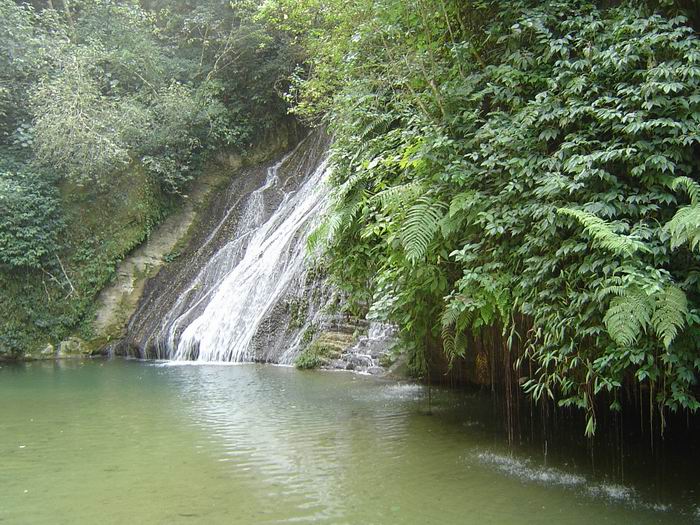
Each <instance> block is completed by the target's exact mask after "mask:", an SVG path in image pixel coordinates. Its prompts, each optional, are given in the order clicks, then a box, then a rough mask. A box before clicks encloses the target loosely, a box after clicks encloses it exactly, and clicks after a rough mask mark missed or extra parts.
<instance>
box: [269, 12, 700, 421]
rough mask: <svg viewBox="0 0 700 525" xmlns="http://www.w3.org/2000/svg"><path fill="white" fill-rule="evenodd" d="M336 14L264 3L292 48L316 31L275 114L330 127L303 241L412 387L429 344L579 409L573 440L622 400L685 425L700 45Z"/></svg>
mask: <svg viewBox="0 0 700 525" xmlns="http://www.w3.org/2000/svg"><path fill="white" fill-rule="evenodd" d="M332 4H333V3H332V2H328V1H311V0H310V1H307V2H297V1H291V0H290V1H285V0H278V1H275V2H267V3H266V5H267V8H268V10H270V11H272V12H277V13H280V14H278V16H277V19H279V20H282V21H283V22H282V23H281V24H282V26H283V27H284V28H286V29H287V30H288V31H290V32H291V33H293V34H305V33H304V31H303V29H299V28H298V26H301V27H302V28H303V23H304V22H303V21H304V20H307V19H309V18H314V17H319V16H320V17H321V18H323V20H324V22H323V23H321V24H320V25H319V27H330V28H331V30H324V31H322V32H320V33H318V34H315V33H311V34H308V33H306V36H305V38H306V42H305V45H306V49H307V50H308V53H309V57H310V58H309V62H308V67H307V69H306V70H305V71H304V72H299V73H298V75H297V77H296V82H295V84H294V86H293V89H292V90H291V91H290V99H291V100H293V102H294V103H295V106H294V107H295V111H296V112H297V114H298V115H300V116H301V117H303V118H306V119H309V120H316V119H319V118H323V117H324V116H325V119H326V120H327V122H328V123H329V125H330V127H331V129H332V130H333V132H334V136H335V145H334V149H333V164H334V167H335V170H334V173H333V177H332V180H331V184H332V186H333V188H334V209H333V212H332V214H331V215H330V217H329V218H328V220H327V221H326V223H325V225H324V226H323V227H322V228H321V229H320V230H319V231H318V232H317V234H316V236H315V239H314V240H315V242H319V241H321V242H325V245H326V249H327V255H328V257H329V261H330V267H331V270H332V273H333V275H334V276H335V278H336V282H337V283H338V284H339V285H340V286H341V287H343V288H344V289H345V290H346V291H348V292H349V293H350V296H351V297H352V298H353V299H354V301H355V303H356V305H357V308H358V309H363V308H368V309H369V312H370V315H372V316H375V317H377V318H380V319H386V320H390V321H394V322H396V323H398V325H399V326H400V328H401V330H402V333H403V336H404V339H405V341H406V344H407V346H408V348H409V351H410V353H411V357H412V362H413V365H414V367H415V368H416V369H417V370H418V371H419V373H426V371H427V370H426V369H427V368H428V367H429V366H430V356H431V350H435V349H436V348H442V349H443V350H444V352H446V354H447V356H448V357H449V358H450V359H455V358H459V357H461V356H464V355H465V353H470V352H471V353H480V354H483V355H484V356H486V357H487V359H488V360H489V361H490V362H491V372H490V375H491V380H492V381H493V380H494V378H496V380H498V381H503V382H505V383H508V384H517V383H521V384H522V386H523V387H524V390H525V392H527V393H529V394H530V395H532V396H533V397H534V399H536V400H537V399H542V398H552V399H555V400H556V401H557V402H558V403H559V404H560V405H562V406H576V407H579V408H581V409H583V410H584V411H585V412H586V414H587V416H588V426H587V433H588V434H592V433H594V431H595V428H596V410H597V409H598V408H600V406H601V404H602V402H603V401H604V404H605V405H607V406H609V407H610V408H611V409H613V410H617V409H619V408H620V405H621V403H622V402H623V399H622V398H623V397H625V396H624V393H625V389H626V387H630V388H632V390H634V391H635V392H638V393H639V392H641V396H642V398H643V399H644V400H645V403H648V404H649V407H655V408H657V409H659V410H658V413H660V414H661V416H662V417H663V415H664V414H666V411H667V410H671V411H677V410H680V409H688V410H691V411H695V410H697V408H698V407H700V403H699V402H698V399H697V397H696V383H697V377H698V372H699V371H700V354H698V350H697V349H698V344H699V343H700V330H699V328H700V316H699V315H700V310H699V307H700V294H699V292H700V290H699V289H698V279H697V275H698V274H697V270H698V262H699V260H698V244H699V242H700V241H699V239H700V237H698V235H699V234H698V228H699V227H700V222H698V217H700V215H699V214H698V204H697V199H698V198H700V197H699V196H700V193H699V192H700V186H699V185H698V167H699V162H700V161H699V158H700V157H699V156H698V142H699V141H700V135H699V131H700V128H699V125H700V96H699V95H698V94H699V93H700V40H698V38H697V35H696V33H695V31H694V30H693V28H692V27H691V25H690V22H689V19H688V18H687V17H686V16H683V13H684V12H685V11H684V10H683V8H682V7H683V6H681V5H680V4H678V3H673V2H665V3H664V2H662V3H660V4H656V3H646V4H643V3H641V2H613V3H612V4H614V5H610V4H611V3H610V2H589V1H573V0H559V1H548V2H529V1H516V2H507V3H504V2H493V1H488V0H483V1H477V2H460V1H454V0H439V1H436V2H426V1H423V0H415V1H411V2H402V1H397V0H384V1H380V2H353V6H352V7H350V8H341V6H340V4H339V5H337V6H333V5H332ZM687 7H691V4H688V6H687ZM690 14H692V13H690ZM290 20H291V22H290ZM302 73H303V74H302ZM627 391H628V392H629V388H628V389H627Z"/></svg>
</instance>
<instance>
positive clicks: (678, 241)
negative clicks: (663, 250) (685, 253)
mask: <svg viewBox="0 0 700 525" xmlns="http://www.w3.org/2000/svg"><path fill="white" fill-rule="evenodd" d="M666 229H667V230H668V232H669V234H670V235H671V249H673V250H675V249H676V248H678V247H679V246H681V245H683V244H686V243H687V244H689V245H690V249H691V250H693V251H695V250H697V249H698V247H699V246H700V206H698V205H696V206H684V207H683V208H680V209H679V210H678V211H677V212H676V214H675V215H674V216H673V218H672V219H671V220H670V221H668V223H667V224H666Z"/></svg>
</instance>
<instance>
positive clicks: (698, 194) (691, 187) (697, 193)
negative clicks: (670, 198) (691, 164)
mask: <svg viewBox="0 0 700 525" xmlns="http://www.w3.org/2000/svg"><path fill="white" fill-rule="evenodd" d="M671 189H672V190H674V191H677V190H678V189H684V190H685V192H686V193H687V194H688V196H689V197H690V203H691V204H698V202H699V201H700V184H698V183H697V182H696V181H694V180H693V179H691V178H690V177H676V178H675V179H673V181H672V182H671Z"/></svg>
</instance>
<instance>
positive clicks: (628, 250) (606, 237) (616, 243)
mask: <svg viewBox="0 0 700 525" xmlns="http://www.w3.org/2000/svg"><path fill="white" fill-rule="evenodd" d="M557 213H559V214H561V215H567V216H569V217H573V218H574V219H576V220H577V221H578V222H579V223H580V224H581V225H582V226H583V227H584V231H585V232H586V233H587V234H588V235H590V236H591V237H592V238H593V240H594V242H595V243H596V244H598V246H600V247H601V248H603V249H604V250H608V251H611V252H613V253H615V254H617V255H627V256H630V255H633V254H634V253H635V252H637V251H646V250H647V247H646V245H645V244H644V243H643V242H641V241H640V240H638V239H635V238H633V237H631V236H627V235H620V234H619V233H615V232H614V231H613V229H612V227H611V226H610V224H609V223H608V222H606V221H604V220H603V219H601V218H600V217H597V216H595V215H593V214H592V213H588V212H585V211H582V210H574V209H572V208H559V209H558V210H557Z"/></svg>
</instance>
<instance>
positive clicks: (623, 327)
mask: <svg viewBox="0 0 700 525" xmlns="http://www.w3.org/2000/svg"><path fill="white" fill-rule="evenodd" d="M652 312H653V302H652V300H651V298H650V297H649V296H648V295H647V294H646V292H645V291H643V290H641V289H639V288H632V289H630V290H627V291H625V293H624V295H622V296H620V297H615V298H614V299H613V300H612V301H611V302H610V307H609V308H608V311H607V312H606V313H605V317H604V318H603V322H604V323H605V328H606V329H607V330H608V334H609V335H610V337H611V338H612V340H613V341H615V342H616V343H617V344H618V345H620V346H625V347H627V346H632V345H634V344H635V343H636V342H637V341H638V339H639V337H640V336H641V334H642V332H644V331H646V329H647V327H648V326H649V323H650V322H651V316H652Z"/></svg>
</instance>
